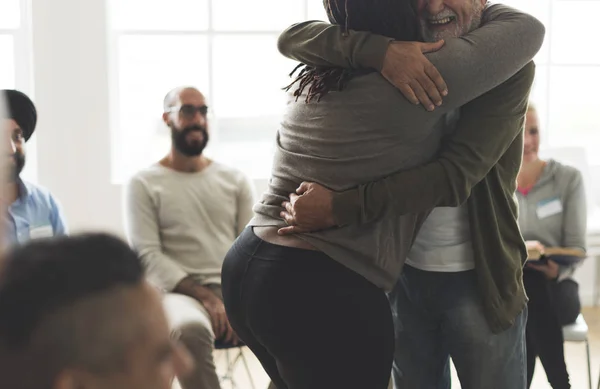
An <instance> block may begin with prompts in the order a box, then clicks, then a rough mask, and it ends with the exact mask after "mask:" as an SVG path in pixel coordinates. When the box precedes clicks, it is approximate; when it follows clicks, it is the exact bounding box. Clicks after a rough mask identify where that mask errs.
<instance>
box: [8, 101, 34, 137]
mask: <svg viewBox="0 0 600 389" xmlns="http://www.w3.org/2000/svg"><path fill="white" fill-rule="evenodd" d="M2 97H3V98H4V102H5V104H6V108H7V109H8V112H7V115H6V117H7V118H8V119H13V120H14V121H15V122H17V124H18V125H19V127H21V130H23V137H24V138H25V142H27V141H28V140H29V138H31V135H33V131H35V125H36V123H37V110H36V109H35V105H34V104H33V101H31V99H30V98H29V97H27V95H26V94H25V93H23V92H19V91H18V90H14V89H3V90H2Z"/></svg>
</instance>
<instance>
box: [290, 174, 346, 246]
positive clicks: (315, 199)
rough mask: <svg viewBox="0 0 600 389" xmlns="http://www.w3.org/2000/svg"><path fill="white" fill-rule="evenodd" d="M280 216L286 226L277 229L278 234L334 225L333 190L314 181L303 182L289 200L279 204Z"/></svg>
mask: <svg viewBox="0 0 600 389" xmlns="http://www.w3.org/2000/svg"><path fill="white" fill-rule="evenodd" d="M281 205H282V206H283V207H284V208H285V211H283V212H281V215H280V216H281V217H282V218H283V219H284V220H285V222H286V223H287V224H288V227H284V228H281V229H279V231H278V233H279V234H280V235H291V234H297V233H303V232H313V231H318V230H323V229H326V228H329V227H333V226H335V222H334V220H333V192H332V191H331V190H329V189H327V188H325V187H324V186H322V185H319V184H315V183H314V182H303V183H302V184H301V185H300V186H299V187H298V189H296V193H292V194H290V201H284V202H283V203H282V204H281Z"/></svg>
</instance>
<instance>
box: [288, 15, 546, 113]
mask: <svg viewBox="0 0 600 389" xmlns="http://www.w3.org/2000/svg"><path fill="white" fill-rule="evenodd" d="M544 34H545V29H544V25H543V24H542V23H541V22H540V21H539V20H537V19H536V18H534V17H533V16H531V15H528V14H525V13H522V12H520V11H517V10H515V9H513V8H511V7H508V6H505V5H501V4H494V5H489V6H487V7H486V9H485V11H484V14H483V18H482V26H481V27H480V28H478V29H475V30H473V31H471V32H470V33H468V34H466V35H465V36H463V37H460V38H450V39H447V40H446V43H445V45H444V47H443V48H442V49H440V50H439V51H437V52H434V53H428V54H426V56H427V58H428V59H429V60H430V61H431V62H432V63H433V65H435V66H436V68H437V69H438V70H439V72H440V73H441V75H442V77H443V78H444V80H445V81H446V84H447V85H448V90H449V94H448V96H446V97H445V98H444V104H443V105H442V107H441V108H440V109H438V111H440V110H441V111H449V110H453V109H456V108H458V107H460V106H461V105H463V104H465V103H466V102H468V101H471V100H472V99H474V98H475V97H477V96H480V95H482V94H483V93H485V92H487V91H489V90H491V89H493V88H495V87H496V86H498V85H500V84H502V83H503V82H504V81H506V80H508V79H509V78H510V77H511V76H513V75H514V74H516V73H517V72H518V71H519V70H520V69H521V68H523V66H525V65H526V64H527V63H528V62H530V61H531V60H532V59H533V57H534V56H535V55H536V54H537V52H538V51H539V49H540V48H541V46H542V43H543V40H544ZM388 43H389V38H385V37H382V36H378V35H375V34H372V33H369V32H357V31H352V32H351V33H350V34H349V35H347V36H346V35H344V34H343V28H342V27H341V26H338V25H330V24H327V23H323V22H305V23H300V24H296V25H293V26H292V27H290V28H288V29H287V30H286V31H284V32H283V33H282V34H281V36H280V37H279V42H278V45H279V50H280V52H281V53H282V54H283V55H285V56H287V57H289V58H292V59H295V60H298V61H301V62H304V63H306V64H309V65H313V66H337V67H346V68H348V67H350V68H375V69H380V68H381V64H382V63H383V58H384V57H385V53H386V50H387V45H388Z"/></svg>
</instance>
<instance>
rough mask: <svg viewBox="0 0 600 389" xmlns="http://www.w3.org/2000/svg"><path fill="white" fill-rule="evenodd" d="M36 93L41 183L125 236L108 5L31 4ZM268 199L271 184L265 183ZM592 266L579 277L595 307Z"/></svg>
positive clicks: (84, 219)
mask: <svg viewBox="0 0 600 389" xmlns="http://www.w3.org/2000/svg"><path fill="white" fill-rule="evenodd" d="M31 6H32V18H33V20H32V25H33V33H32V39H33V42H32V43H33V60H34V77H33V87H34V94H35V99H36V104H37V107H38V110H39V125H38V129H37V131H36V133H37V135H36V136H37V162H38V169H37V177H38V181H39V183H40V184H42V185H45V186H47V187H48V188H49V189H50V190H51V191H52V192H53V193H54V194H55V195H56V196H57V197H58V198H59V199H60V201H61V203H62V204H63V206H64V208H65V212H66V216H67V218H68V222H69V225H70V227H71V230H72V231H82V230H90V229H102V230H107V231H111V232H114V233H117V234H119V235H122V234H123V224H122V215H123V211H122V207H121V201H122V187H121V186H120V185H112V184H111V177H110V172H111V160H110V156H111V152H110V131H109V123H110V120H109V95H110V94H109V81H108V80H109V77H108V63H109V61H108V45H107V37H108V34H107V26H106V9H105V1H104V0H83V1H82V0H52V1H48V0H31ZM255 184H256V186H257V193H262V191H263V190H264V188H265V186H266V182H265V181H258V182H256V183H255ZM595 275H596V263H595V260H593V259H590V260H588V261H587V263H586V264H585V265H584V268H582V269H580V271H579V272H578V277H577V278H578V279H579V281H580V283H581V294H582V297H583V299H584V302H585V303H589V302H591V297H592V293H593V291H594V287H593V285H594V279H595Z"/></svg>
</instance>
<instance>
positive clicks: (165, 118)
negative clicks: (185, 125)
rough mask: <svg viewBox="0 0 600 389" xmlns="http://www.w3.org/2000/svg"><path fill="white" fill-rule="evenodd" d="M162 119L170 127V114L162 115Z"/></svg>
mask: <svg viewBox="0 0 600 389" xmlns="http://www.w3.org/2000/svg"><path fill="white" fill-rule="evenodd" d="M162 119H163V122H165V124H166V125H167V126H168V125H169V113H168V112H164V113H163V114H162Z"/></svg>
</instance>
